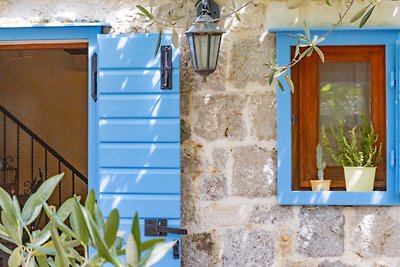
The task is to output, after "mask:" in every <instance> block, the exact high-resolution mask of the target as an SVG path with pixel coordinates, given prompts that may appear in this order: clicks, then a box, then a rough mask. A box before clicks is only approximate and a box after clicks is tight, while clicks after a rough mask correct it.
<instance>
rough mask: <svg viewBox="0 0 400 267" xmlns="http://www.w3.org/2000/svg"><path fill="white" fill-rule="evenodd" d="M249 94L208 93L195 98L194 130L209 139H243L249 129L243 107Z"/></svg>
mask: <svg viewBox="0 0 400 267" xmlns="http://www.w3.org/2000/svg"><path fill="white" fill-rule="evenodd" d="M246 102H247V96H243V95H207V96H196V97H195V98H194V110H195V111H196V114H194V119H193V122H192V125H194V132H195V133H196V134H197V135H199V136H200V137H202V138H204V139H205V140H207V141H214V140H217V139H229V140H243V139H244V138H245V136H246V135H247V130H246V127H245V123H244V118H243V109H244V108H245V105H246Z"/></svg>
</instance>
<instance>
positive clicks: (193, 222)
mask: <svg viewBox="0 0 400 267" xmlns="http://www.w3.org/2000/svg"><path fill="white" fill-rule="evenodd" d="M150 2H151V3H152V4H153V5H157V7H158V8H156V10H158V11H161V12H168V11H171V12H172V13H179V14H184V15H185V18H184V19H182V21H181V22H180V23H181V24H182V27H181V28H179V30H180V32H182V31H184V30H185V29H186V28H187V26H188V25H189V24H190V23H191V22H192V21H193V19H194V18H195V9H194V7H193V3H194V1H191V0H161V1H154V0H153V1H150ZM218 2H219V3H220V5H221V6H226V7H229V6H231V1H230V0H220V1H218ZM236 2H237V3H236V4H237V5H239V4H241V3H244V2H245V1H243V0H237V1H236ZM336 2H337V1H336ZM136 3H141V4H142V5H144V6H148V5H149V2H148V1H131V0H110V1H100V0H86V1H71V0H65V1H63V2H60V1H54V0H40V1H31V0H19V1H1V2H0V22H3V23H4V22H5V23H7V22H17V23H29V22H47V21H69V20H77V21H97V20H106V21H108V22H110V23H111V24H112V26H113V29H112V31H113V32H117V33H120V32H137V31H143V29H144V23H143V20H142V18H140V17H139V16H137V15H136V12H137V11H136V9H135V4H136ZM357 4H359V3H357ZM398 5H399V4H396V2H391V1H382V3H381V7H380V8H379V9H378V10H377V11H376V13H375V14H374V17H373V18H372V19H371V22H370V24H374V25H398V24H399V22H400V18H399V16H400V14H399V12H398ZM353 10H354V11H355V10H356V8H355V9H353ZM336 11H337V6H334V7H327V6H326V5H325V1H323V0H320V1H319V0H318V1H311V0H310V1H306V0H303V1H300V0H299V1H296V0H289V1H283V0H282V1H278V0H274V1H272V0H271V1H267V0H264V1H263V0H256V1H255V2H254V3H253V4H250V5H249V6H248V7H246V8H245V9H243V10H241V12H240V14H241V19H242V20H241V22H238V21H236V20H234V19H231V18H228V19H226V20H224V21H223V22H222V24H223V25H224V26H225V27H226V29H227V33H226V34H225V36H224V40H223V44H222V49H221V54H220V63H219V68H218V70H217V71H216V72H215V73H214V74H212V75H210V76H209V77H208V78H207V81H204V80H203V79H202V78H201V77H199V76H198V75H197V74H194V73H193V72H192V70H191V66H190V59H189V56H188V47H187V42H186V40H185V39H184V38H181V41H182V70H181V71H182V75H181V85H182V101H181V105H182V107H181V109H182V111H181V112H182V224H183V226H184V227H186V228H187V229H188V230H189V233H190V234H189V235H188V236H187V237H185V238H183V255H182V262H183V264H182V265H183V266H199V267H200V266H228V267H235V266H238V267H242V266H288V267H289V266H291V267H294V266H304V267H313V266H318V267H325V266H346V267H347V266H375V267H378V266H400V246H399V244H400V242H399V241H400V226H399V223H398V222H399V219H400V218H399V217H400V209H399V208H397V207H299V206H294V207H282V206H278V205H277V200H276V165H277V162H276V97H275V88H274V86H268V85H266V80H265V78H264V77H265V75H266V74H267V71H268V70H267V69H266V67H265V65H264V64H265V63H266V62H267V61H268V59H269V57H270V54H271V52H272V51H273V49H274V43H275V40H274V34H270V33H268V29H269V28H271V27H276V26H293V25H300V24H301V22H302V21H303V20H304V19H306V20H307V21H308V22H309V24H310V25H311V26H320V25H329V24H330V23H332V22H334V21H335V20H336V16H337V12H336ZM350 17H351V16H350Z"/></svg>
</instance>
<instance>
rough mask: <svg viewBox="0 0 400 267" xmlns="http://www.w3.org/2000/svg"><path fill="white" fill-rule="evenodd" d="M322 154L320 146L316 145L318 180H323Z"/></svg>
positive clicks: (323, 163) (323, 162)
mask: <svg viewBox="0 0 400 267" xmlns="http://www.w3.org/2000/svg"><path fill="white" fill-rule="evenodd" d="M323 157H324V152H323V151H322V145H321V144H320V143H318V145H317V167H318V180H324V169H325V167H326V161H325V160H324V159H323Z"/></svg>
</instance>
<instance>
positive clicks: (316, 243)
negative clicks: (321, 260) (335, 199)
mask: <svg viewBox="0 0 400 267" xmlns="http://www.w3.org/2000/svg"><path fill="white" fill-rule="evenodd" d="M299 219H300V229H299V232H298V236H297V244H296V246H297V251H298V252H299V253H301V254H303V255H307V256H309V257H329V256H341V255H342V254H343V252H344V227H343V226H344V222H345V218H344V216H343V214H342V212H341V211H340V209H338V208H334V207H303V208H301V209H300V214H299Z"/></svg>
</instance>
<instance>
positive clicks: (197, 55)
mask: <svg viewBox="0 0 400 267" xmlns="http://www.w3.org/2000/svg"><path fill="white" fill-rule="evenodd" d="M208 14H209V13H208V12H206V10H205V11H204V13H202V14H201V15H200V16H199V17H198V18H197V19H196V21H195V22H194V23H193V25H192V27H191V28H190V29H189V30H188V31H187V32H185V34H186V36H187V38H188V41H189V48H190V56H191V58H192V66H193V70H194V71H195V72H197V73H200V74H201V75H204V76H207V75H209V74H210V73H213V72H214V71H215V69H216V67H217V62H218V53H219V46H220V43H221V37H222V34H223V33H224V31H222V30H220V29H219V28H218V25H217V24H216V23H214V19H213V18H212V17H210V16H209V15H208Z"/></svg>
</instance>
